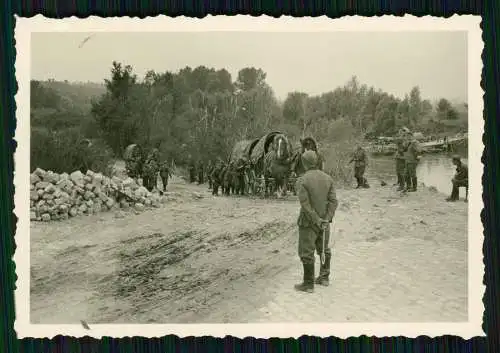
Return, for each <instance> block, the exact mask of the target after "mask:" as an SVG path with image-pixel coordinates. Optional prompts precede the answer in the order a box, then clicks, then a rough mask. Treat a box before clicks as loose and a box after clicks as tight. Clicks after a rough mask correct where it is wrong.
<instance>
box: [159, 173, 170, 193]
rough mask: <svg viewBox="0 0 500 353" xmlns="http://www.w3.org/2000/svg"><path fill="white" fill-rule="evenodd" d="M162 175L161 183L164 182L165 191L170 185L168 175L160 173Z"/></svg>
mask: <svg viewBox="0 0 500 353" xmlns="http://www.w3.org/2000/svg"><path fill="white" fill-rule="evenodd" d="M160 177H161V183H162V184H163V191H165V190H167V185H168V175H162V174H160Z"/></svg>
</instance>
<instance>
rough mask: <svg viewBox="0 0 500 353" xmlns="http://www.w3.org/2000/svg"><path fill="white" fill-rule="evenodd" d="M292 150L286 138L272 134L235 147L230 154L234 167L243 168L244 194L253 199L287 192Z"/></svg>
mask: <svg viewBox="0 0 500 353" xmlns="http://www.w3.org/2000/svg"><path fill="white" fill-rule="evenodd" d="M291 160H292V159H291V146H290V143H289V141H288V138H287V137H286V135H285V134H284V133H282V132H280V131H272V132H270V133H268V134H266V135H264V136H262V137H261V138H258V139H253V140H243V141H239V142H238V143H236V145H235V146H234V148H233V151H232V154H231V162H230V163H232V164H233V167H234V166H240V167H241V166H244V167H243V169H240V170H241V171H242V172H243V180H244V183H245V191H246V192H247V193H251V194H254V195H262V194H268V193H269V191H271V192H274V191H276V190H277V189H280V190H286V189H287V188H288V180H289V177H290V165H291Z"/></svg>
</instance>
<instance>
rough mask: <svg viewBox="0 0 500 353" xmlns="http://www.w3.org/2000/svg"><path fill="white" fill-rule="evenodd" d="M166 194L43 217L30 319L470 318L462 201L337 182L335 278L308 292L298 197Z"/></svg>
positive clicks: (196, 191)
mask: <svg viewBox="0 0 500 353" xmlns="http://www.w3.org/2000/svg"><path fill="white" fill-rule="evenodd" d="M200 194H201V195H202V196H203V197H201V198H199V197H196V196H197V195H200ZM169 195H170V201H169V202H168V203H167V204H166V205H164V207H163V208H160V209H154V210H150V211H146V212H144V213H142V214H138V215H136V214H134V213H132V212H130V213H121V212H120V213H114V212H109V213H103V214H100V215H93V216H84V217H80V218H75V219H70V220H69V221H65V222H58V223H56V222H54V223H47V224H45V223H32V225H31V298H30V302H31V322H32V323H79V322H80V320H85V321H87V322H88V323H89V324H91V323H202V322H207V323H208V322H210V323H216V322H218V323H221V322H232V323H245V322H278V321H280V322H286V321H295V322H297V321H300V322H304V321H322V322H327V321H337V322H346V321H351V322H355V321H379V322H380V321H407V322H408V321H412V322H415V321H466V320H467V204H466V203H464V202H456V203H451V204H450V203H447V202H444V198H445V196H444V195H441V194H438V193H435V192H433V191H431V190H428V189H424V188H421V190H419V191H418V192H417V193H410V194H407V195H401V194H400V193H398V192H396V191H395V189H394V188H393V187H391V186H385V187H382V186H373V187H372V188H371V189H366V190H338V195H337V196H338V198H339V201H340V205H339V208H338V211H337V214H336V217H335V220H336V223H335V229H334V230H332V232H333V240H332V242H331V246H332V247H333V251H334V256H333V262H332V274H333V278H332V279H331V285H330V286H329V287H319V286H317V287H316V291H315V293H313V294H306V293H299V292H295V291H294V290H293V285H294V284H295V283H298V282H299V281H300V280H301V277H302V267H301V264H300V261H299V259H298V256H297V238H298V233H297V227H296V218H297V215H298V209H299V207H298V201H297V199H296V198H295V197H293V196H288V198H287V199H286V200H276V199H273V200H263V199H254V198H249V197H235V196H231V197H222V196H219V197H214V196H212V195H211V194H210V192H209V190H208V189H207V187H206V186H198V185H188V184H185V183H184V182H182V180H177V179H175V180H173V183H172V184H171V185H170V186H169ZM317 263H319V260H318V262H317ZM317 267H318V266H317ZM318 270H319V269H318V268H316V271H318Z"/></svg>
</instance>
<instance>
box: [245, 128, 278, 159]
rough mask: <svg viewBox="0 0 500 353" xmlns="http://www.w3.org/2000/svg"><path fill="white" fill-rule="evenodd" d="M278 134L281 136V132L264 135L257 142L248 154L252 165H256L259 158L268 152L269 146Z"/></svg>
mask: <svg viewBox="0 0 500 353" xmlns="http://www.w3.org/2000/svg"><path fill="white" fill-rule="evenodd" d="M278 134H283V133H282V132H281V131H273V132H270V133H268V134H266V135H264V136H263V137H262V138H261V139H260V140H259V142H257V144H256V145H255V147H254V148H253V149H252V151H251V154H250V160H251V161H252V163H256V162H257V161H258V160H259V159H260V158H261V157H263V156H264V155H265V154H266V153H267V152H268V151H269V145H270V144H271V142H272V141H273V138H274V136H276V135H278Z"/></svg>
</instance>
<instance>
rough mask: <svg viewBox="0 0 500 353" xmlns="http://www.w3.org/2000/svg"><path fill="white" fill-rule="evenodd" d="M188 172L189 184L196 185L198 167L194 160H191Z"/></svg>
mask: <svg viewBox="0 0 500 353" xmlns="http://www.w3.org/2000/svg"><path fill="white" fill-rule="evenodd" d="M188 172H189V182H190V183H194V182H195V181H196V166H195V164H194V161H193V159H192V158H190V159H189V165H188Z"/></svg>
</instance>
